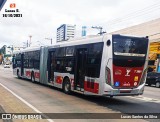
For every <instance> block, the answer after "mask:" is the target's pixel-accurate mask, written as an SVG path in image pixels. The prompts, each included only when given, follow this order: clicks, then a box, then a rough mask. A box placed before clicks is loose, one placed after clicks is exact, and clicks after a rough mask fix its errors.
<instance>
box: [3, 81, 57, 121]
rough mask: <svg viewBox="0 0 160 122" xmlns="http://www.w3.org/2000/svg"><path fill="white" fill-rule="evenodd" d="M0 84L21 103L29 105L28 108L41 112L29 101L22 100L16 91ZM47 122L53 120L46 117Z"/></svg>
mask: <svg viewBox="0 0 160 122" xmlns="http://www.w3.org/2000/svg"><path fill="white" fill-rule="evenodd" d="M0 85H1V86H2V87H3V88H5V89H6V90H7V91H9V92H10V93H11V94H13V95H14V96H15V97H17V98H18V99H19V100H21V101H22V102H23V103H25V104H26V105H27V106H29V107H30V108H32V109H33V110H34V111H35V112H37V113H42V112H41V111H39V110H38V109H37V108H35V107H34V106H33V105H31V104H30V103H28V102H27V101H26V100H24V99H23V98H22V97H20V96H18V95H17V94H16V93H14V92H13V91H11V90H10V89H9V88H7V87H6V86H4V85H3V84H1V83H0ZM47 120H48V121H49V122H54V121H53V120H51V119H47Z"/></svg>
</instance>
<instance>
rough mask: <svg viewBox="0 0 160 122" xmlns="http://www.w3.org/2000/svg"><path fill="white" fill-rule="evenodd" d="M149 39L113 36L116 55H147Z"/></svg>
mask: <svg viewBox="0 0 160 122" xmlns="http://www.w3.org/2000/svg"><path fill="white" fill-rule="evenodd" d="M147 47H148V41H146V40H144V38H129V37H123V36H122V37H121V36H118V37H115V38H113V52H114V55H121V56H137V57H145V56H146V53H147Z"/></svg>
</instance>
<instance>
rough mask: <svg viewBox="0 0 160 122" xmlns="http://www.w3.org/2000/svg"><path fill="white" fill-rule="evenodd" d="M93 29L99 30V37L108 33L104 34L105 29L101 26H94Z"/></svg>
mask: <svg viewBox="0 0 160 122" xmlns="http://www.w3.org/2000/svg"><path fill="white" fill-rule="evenodd" d="M92 28H94V29H98V30H99V33H98V34H99V35H103V34H104V33H106V32H104V31H102V30H103V27H101V26H92Z"/></svg>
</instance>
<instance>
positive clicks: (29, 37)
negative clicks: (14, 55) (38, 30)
mask: <svg viewBox="0 0 160 122" xmlns="http://www.w3.org/2000/svg"><path fill="white" fill-rule="evenodd" d="M29 38H30V42H29V47H30V46H31V38H32V36H31V35H30V36H29Z"/></svg>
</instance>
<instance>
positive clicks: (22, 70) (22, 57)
mask: <svg viewBox="0 0 160 122" xmlns="http://www.w3.org/2000/svg"><path fill="white" fill-rule="evenodd" d="M23 75H24V54H21V76H23Z"/></svg>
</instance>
